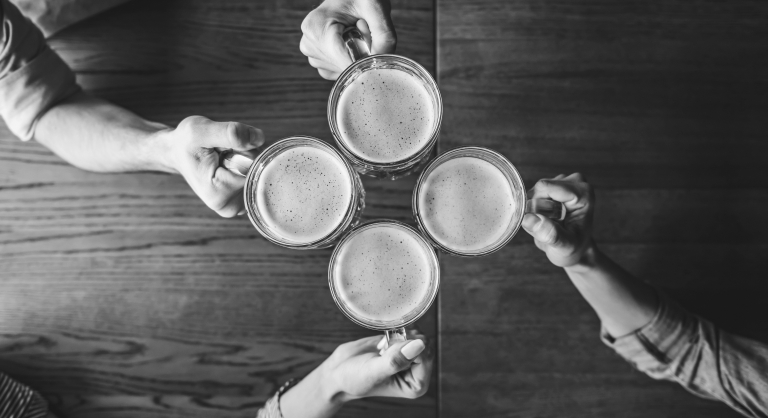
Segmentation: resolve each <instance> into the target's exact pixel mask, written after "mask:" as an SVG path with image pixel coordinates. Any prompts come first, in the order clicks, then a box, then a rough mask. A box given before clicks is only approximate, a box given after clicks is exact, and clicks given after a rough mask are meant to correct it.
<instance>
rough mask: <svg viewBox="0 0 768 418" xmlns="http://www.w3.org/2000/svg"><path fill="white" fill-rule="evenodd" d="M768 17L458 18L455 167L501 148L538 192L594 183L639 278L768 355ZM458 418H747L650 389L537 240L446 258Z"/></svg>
mask: <svg viewBox="0 0 768 418" xmlns="http://www.w3.org/2000/svg"><path fill="white" fill-rule="evenodd" d="M766 35H768V7H766V5H765V4H760V3H754V2H748V1H731V2H727V3H723V2H710V1H671V2H670V1H665V2H654V1H651V2H648V1H642V2H640V1H632V2H609V1H590V2H585V1H582V2H561V1H550V0H545V1H528V0H514V1H506V0H505V1H500V0H475V1H469V2H467V1H459V0H441V1H440V2H439V5H438V41H439V42H438V70H439V83H440V88H441V91H442V93H443V98H444V102H445V117H444V122H443V132H442V137H441V143H440V146H441V150H443V151H445V150H447V149H452V148H455V147H458V146H462V145H470V144H472V145H481V146H487V147H491V148H495V149H497V150H499V151H501V152H502V153H504V154H505V155H507V156H508V157H509V158H510V160H511V161H512V162H513V163H515V164H516V165H517V166H518V168H519V169H520V171H521V172H522V174H523V177H524V179H525V181H526V183H527V184H528V185H529V186H532V185H533V183H534V182H535V181H536V180H537V179H538V178H541V177H551V176H554V175H557V174H559V173H571V172H574V171H581V172H582V173H584V174H585V175H586V176H587V178H588V179H589V180H590V181H591V183H592V184H593V185H594V186H595V187H596V189H597V192H596V193H597V199H598V204H597V209H596V221H595V237H596V239H597V241H598V242H600V243H602V248H603V249H604V251H605V252H606V253H608V254H609V255H610V256H612V257H614V258H615V259H616V260H617V261H618V262H620V263H621V264H623V265H624V266H626V267H627V268H628V269H629V271H631V272H633V273H635V274H637V275H638V276H639V277H642V278H645V279H648V280H650V281H651V282H653V283H655V284H657V285H659V286H661V287H663V288H665V289H666V290H668V291H669V292H670V293H671V294H672V295H673V296H674V297H676V298H678V299H679V300H680V301H681V302H682V303H683V304H684V305H686V306H688V307H689V308H691V309H692V310H694V311H695V312H699V313H701V314H703V315H705V316H707V317H709V318H711V319H713V320H714V321H715V322H716V323H718V324H719V325H721V326H723V327H724V328H726V329H728V330H731V331H733V332H738V333H740V334H742V335H747V336H750V337H753V338H758V339H762V340H763V341H768V325H767V324H766V323H765V321H764V320H763V319H764V318H766V317H768V306H766V305H765V303H764V300H765V297H766V295H768V285H766V281H765V269H766V267H768V265H767V264H766V263H767V262H766V257H765V254H766V252H767V251H768V240H766V238H765V237H766V232H768V221H766V220H765V219H764V218H763V217H762V216H761V215H760V213H761V209H759V208H762V207H764V205H765V204H766V203H768V180H766V177H765V175H764V171H765V168H766V167H768V161H766V159H765V158H766V155H768V142H766V141H765V133H766V132H768V118H766V114H768V80H766V78H765V74H768V42H766V39H768V37H766ZM442 268H443V270H442V271H443V286H442V294H441V300H440V306H441V312H440V315H441V316H440V334H441V361H442V368H441V380H440V385H441V395H440V396H441V398H440V399H441V416H443V417H466V416H493V417H563V416H567V417H617V416H621V417H649V416H653V417H677V416H697V417H735V416H738V415H737V414H736V413H735V412H732V411H730V410H729V409H728V408H727V407H725V406H723V405H721V404H717V403H714V402H710V401H705V400H701V399H698V398H695V397H693V396H691V395H690V394H688V393H687V392H685V391H684V390H683V389H681V388H679V387H677V386H675V385H673V384H669V383H660V382H655V381H653V380H651V379H649V378H647V377H645V376H644V375H641V374H640V373H638V372H636V371H633V370H632V369H631V368H630V366H629V365H627V364H626V363H625V362H623V361H622V360H621V359H619V358H618V357H617V356H615V355H614V354H612V353H611V352H610V350H609V349H608V348H606V347H603V346H602V344H601V343H600V342H599V340H598V328H599V324H598V321H597V319H596V317H595V316H594V314H593V313H592V311H591V309H590V308H589V307H588V306H587V305H586V303H585V302H584V301H583V300H582V299H581V298H580V296H579V295H578V292H577V291H576V290H575V289H574V288H573V287H572V286H571V284H570V283H568V279H567V277H566V276H565V274H564V273H563V272H562V271H561V270H560V269H557V268H555V267H553V266H551V265H550V264H549V263H548V262H547V260H546V258H545V257H544V256H543V255H542V254H541V253H540V252H539V251H538V250H537V249H536V248H535V247H534V246H533V245H532V243H531V241H530V238H529V237H528V236H527V234H525V233H524V232H521V233H520V235H519V236H518V237H516V238H515V239H514V240H513V241H512V243H511V244H510V245H508V246H507V247H506V248H505V249H503V250H502V251H501V252H499V253H498V254H495V255H492V256H488V257H484V258H480V259H458V258H450V257H443V259H442Z"/></svg>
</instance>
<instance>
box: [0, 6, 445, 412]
mask: <svg viewBox="0 0 768 418" xmlns="http://www.w3.org/2000/svg"><path fill="white" fill-rule="evenodd" d="M315 3H316V2H313V1H292V2H270V1H252V0H248V1H246V0H241V1H237V0H228V1H224V2H210V1H163V2H156V1H155V2H153V1H147V0H140V1H133V2H130V3H128V4H126V5H124V6H120V7H118V8H115V9H113V10H110V11H108V12H106V13H105V14H102V15H98V16H95V17H93V18H92V19H89V20H88V21H85V22H82V23H81V24H78V25H77V26H74V27H72V28H69V29H67V30H64V31H63V32H61V33H59V34H57V35H56V36H55V37H54V38H53V39H52V40H51V45H52V46H53V48H54V49H56V50H57V51H58V52H59V53H60V54H61V55H62V56H63V57H64V58H65V60H66V61H67V62H68V63H69V64H70V65H71V66H72V67H73V68H74V70H75V71H76V72H77V76H78V80H79V82H80V83H81V84H82V85H83V86H84V88H85V89H86V90H88V91H90V92H92V93H93V94H95V95H97V96H100V97H103V98H106V99H109V100H112V101H114V102H115V103H117V104H119V105H122V106H125V107H127V108H128V109H131V110H133V111H135V112H137V113H139V114H141V115H143V116H145V117H147V118H149V119H153V120H158V121H161V122H165V123H168V124H175V123H177V122H178V121H179V120H181V119H182V118H184V117H186V116H189V115H193V114H200V115H205V116H207V117H209V118H211V119H215V120H237V121H241V122H245V123H249V124H252V125H254V126H258V127H260V128H262V129H264V131H265V133H266V135H267V137H268V140H269V141H274V140H277V139H279V138H282V137H285V136H289V135H292V134H304V135H312V136H316V137H319V138H322V139H325V140H331V135H330V131H329V129H328V124H327V120H326V103H327V98H328V93H329V92H330V89H331V86H332V83H330V82H328V81H325V80H322V79H321V78H320V77H319V76H318V75H317V73H316V72H315V71H314V70H313V69H312V68H311V67H310V66H309V65H308V64H307V61H306V58H305V57H304V56H303V55H302V54H301V52H300V51H299V40H300V38H301V32H300V23H301V21H302V19H303V18H304V16H305V15H306V13H308V12H309V11H310V10H311V8H312V7H314V6H315V5H316V4H315ZM395 6H396V10H397V11H396V12H395V18H396V19H397V21H398V23H399V25H398V31H399V34H400V36H401V39H402V42H401V43H400V48H399V51H400V52H401V53H402V54H404V55H407V56H410V57H412V58H414V59H416V60H418V61H419V62H421V63H422V64H424V65H425V66H427V68H429V69H433V65H434V40H433V34H434V28H433V17H434V15H433V13H432V3H431V1H415V2H414V1H408V2H406V1H400V2H396V3H395ZM365 185H366V188H367V192H368V198H367V202H366V203H367V209H366V212H365V218H366V219H370V218H376V217H387V218H394V219H399V220H404V221H409V222H410V219H411V215H410V214H411V210H410V194H411V190H412V187H413V181H412V180H405V181H401V182H386V181H367V180H366V181H365ZM329 257H330V250H320V251H306V252H299V251H289V250H283V249H280V248H278V247H276V246H274V245H271V244H269V243H268V242H266V241H265V240H264V239H263V238H261V237H260V236H259V234H258V233H257V232H256V230H255V229H254V228H253V227H252V226H251V225H250V223H249V221H248V220H247V219H245V218H241V219H234V220H226V219H220V218H218V217H217V216H216V215H215V214H214V213H213V212H212V211H210V210H208V209H207V208H206V207H205V206H204V205H203V204H202V203H201V202H200V201H199V199H198V198H197V197H196V196H195V195H194V194H193V193H192V191H191V190H190V189H189V187H188V186H187V185H186V184H185V183H184V180H183V179H182V178H180V177H178V176H170V175H162V174H152V173H146V174H130V175H98V174H91V173H86V172H83V171H80V170H78V169H75V168H73V167H70V166H68V165H67V164H66V163H65V162H63V161H61V160H60V159H58V158H56V157H55V156H52V155H51V153H50V152H48V151H47V150H45V149H44V148H43V147H41V146H40V145H39V144H36V143H22V142H20V141H18V140H17V139H15V138H13V137H12V136H11V135H10V133H9V132H8V131H7V130H6V129H5V128H2V130H0V286H1V287H2V292H0V370H3V371H5V372H7V373H9V374H10V375H12V376H14V377H16V378H18V379H19V380H21V381H23V382H26V383H28V384H29V385H31V386H32V387H34V388H36V389H38V390H39V391H41V392H42V393H43V394H44V395H45V396H46V397H47V398H48V399H49V400H50V401H51V405H52V408H53V410H54V411H56V412H57V413H58V414H59V416H61V417H161V416H162V417H165V416H185V417H214V416H217V417H250V416H254V415H255V411H256V409H257V408H258V406H259V405H260V404H261V403H263V402H264V400H266V398H267V397H268V396H270V395H271V393H272V392H273V391H274V390H275V389H277V387H278V386H279V385H281V384H282V383H283V382H284V381H285V380H287V379H288V378H291V377H300V376H303V375H304V374H306V373H307V372H309V371H310V370H311V369H312V368H314V367H315V366H317V365H318V364H319V363H320V362H321V361H322V360H323V359H324V358H325V357H326V356H327V355H328V354H329V353H330V352H331V351H332V350H333V349H334V348H335V347H336V346H337V345H338V344H341V343H343V342H346V341H350V340H353V339H356V338H360V337H363V336H367V335H373V332H372V331H367V330H364V329H362V328H360V327H357V326H355V325H354V324H352V323H351V322H350V321H348V320H347V319H346V318H345V317H344V316H343V315H342V314H341V312H340V311H339V310H338V309H337V307H336V305H335V304H334V303H333V300H332V299H331V296H330V293H329V291H328V282H327V269H328V260H329ZM435 319H436V310H433V311H430V312H429V313H428V314H427V316H426V317H425V318H424V319H423V320H422V321H421V322H420V327H421V328H422V330H423V331H425V332H426V333H427V334H429V335H431V336H435V333H436V320H435ZM435 380H436V379H435ZM436 393H437V391H436V389H433V390H432V391H431V392H430V393H429V394H428V395H427V396H425V397H424V398H422V399H419V400H416V401H411V400H391V399H373V400H365V401H360V402H353V403H351V404H350V405H348V406H347V407H345V408H344V410H343V412H342V413H341V414H340V416H346V417H351V416H355V417H358V416H366V417H384V416H393V415H397V416H401V417H425V416H434V414H435V413H436V410H437V399H436Z"/></svg>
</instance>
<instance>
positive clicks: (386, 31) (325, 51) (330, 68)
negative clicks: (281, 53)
mask: <svg viewBox="0 0 768 418" xmlns="http://www.w3.org/2000/svg"><path fill="white" fill-rule="evenodd" d="M390 12H391V6H390V4H389V0H325V1H324V2H323V3H322V4H321V5H320V6H318V7H317V8H316V9H315V10H312V11H311V12H310V13H309V14H308V15H307V17H306V18H305V19H304V21H303V22H301V31H302V32H303V33H304V36H303V37H302V38H301V43H300V44H299V49H301V53H302V54H304V55H306V56H307V58H308V59H309V65H311V66H313V67H315V68H317V72H318V73H320V76H321V77H323V78H325V79H326V80H335V79H336V78H338V77H339V74H341V72H342V71H344V69H346V68H347V67H348V66H349V65H350V64H352V60H351V59H350V58H349V54H347V48H346V47H345V46H344V42H343V41H342V38H341V35H342V33H343V32H344V29H345V28H347V27H351V26H355V25H356V26H357V27H358V29H360V32H361V33H362V34H363V36H364V37H365V38H366V41H368V45H370V46H371V53H372V54H391V53H394V52H395V47H396V46H397V34H396V33H395V25H394V23H392V18H391V17H390Z"/></svg>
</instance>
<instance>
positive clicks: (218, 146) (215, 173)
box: [158, 116, 264, 218]
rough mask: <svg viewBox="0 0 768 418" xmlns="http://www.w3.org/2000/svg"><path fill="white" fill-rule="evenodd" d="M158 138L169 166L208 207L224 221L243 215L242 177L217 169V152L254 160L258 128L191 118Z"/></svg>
mask: <svg viewBox="0 0 768 418" xmlns="http://www.w3.org/2000/svg"><path fill="white" fill-rule="evenodd" d="M158 135H159V136H160V139H161V142H162V143H163V144H164V149H165V153H166V155H167V157H166V158H168V159H169V161H168V165H169V166H170V167H172V168H173V169H174V170H175V171H176V172H178V173H179V174H181V175H182V176H184V179H185V180H187V183H189V186H190V187H192V190H194V192H195V193H196V194H197V195H198V196H199V197H200V199H202V201H203V202H204V203H205V204H206V205H207V206H208V207H209V208H211V209H213V210H214V211H215V212H216V213H218V214H219V215H221V216H223V217H225V218H231V217H233V216H235V215H238V214H242V213H244V208H243V197H242V189H243V186H244V185H245V178H243V177H242V176H239V175H237V174H234V173H232V172H231V171H229V170H227V169H226V168H224V167H222V166H220V164H219V161H220V155H219V150H222V151H223V150H229V149H233V150H235V151H240V152H242V153H246V154H249V155H251V156H252V157H255V156H256V155H255V154H256V153H255V151H254V150H255V149H256V148H257V147H259V146H261V145H262V144H264V134H263V133H262V131H261V129H257V128H254V127H252V126H248V125H245V124H242V123H239V122H214V121H212V120H210V119H207V118H204V117H202V116H190V117H188V118H186V119H184V120H183V121H181V123H179V126H177V127H176V128H175V129H167V130H163V131H160V132H159V133H158Z"/></svg>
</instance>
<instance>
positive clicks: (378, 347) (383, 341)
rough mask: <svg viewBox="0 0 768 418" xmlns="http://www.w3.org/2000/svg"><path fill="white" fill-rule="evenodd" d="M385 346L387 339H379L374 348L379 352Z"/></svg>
mask: <svg viewBox="0 0 768 418" xmlns="http://www.w3.org/2000/svg"><path fill="white" fill-rule="evenodd" d="M385 345H387V337H381V341H379V343H378V344H377V345H376V348H377V349H379V350H381V349H382V348H384V346H385Z"/></svg>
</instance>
